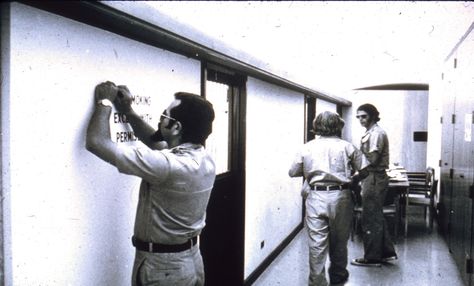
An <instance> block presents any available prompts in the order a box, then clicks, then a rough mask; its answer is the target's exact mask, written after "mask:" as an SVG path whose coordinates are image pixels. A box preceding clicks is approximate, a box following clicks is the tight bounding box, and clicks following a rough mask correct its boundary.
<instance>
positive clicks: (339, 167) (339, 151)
mask: <svg viewBox="0 0 474 286" xmlns="http://www.w3.org/2000/svg"><path fill="white" fill-rule="evenodd" d="M368 165H369V162H368V161H367V159H366V158H365V157H364V155H363V154H362V152H361V151H360V150H358V149H357V148H356V147H355V146H354V145H352V144H351V143H349V142H347V141H345V140H342V139H340V138H338V137H335V136H334V137H323V136H322V137H317V138H315V139H313V140H311V141H309V142H307V143H306V144H304V145H303V147H302V148H301V149H300V150H299V151H298V152H297V154H296V157H295V159H294V161H293V163H292V165H291V168H290V171H289V174H290V176H292V177H297V176H304V177H305V178H306V179H307V180H308V182H309V184H310V185H312V186H314V185H324V186H329V185H342V184H345V183H350V182H351V171H352V170H360V169H363V168H365V167H367V166H368Z"/></svg>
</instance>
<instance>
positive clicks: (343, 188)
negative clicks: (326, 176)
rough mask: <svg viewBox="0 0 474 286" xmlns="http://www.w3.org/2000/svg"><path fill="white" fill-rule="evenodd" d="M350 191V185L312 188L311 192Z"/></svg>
mask: <svg viewBox="0 0 474 286" xmlns="http://www.w3.org/2000/svg"><path fill="white" fill-rule="evenodd" d="M346 189H349V184H342V185H332V186H311V190H314V191H335V190H346Z"/></svg>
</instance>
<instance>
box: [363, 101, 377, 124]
mask: <svg viewBox="0 0 474 286" xmlns="http://www.w3.org/2000/svg"><path fill="white" fill-rule="evenodd" d="M359 110H361V111H365V112H367V114H368V115H369V116H370V119H371V120H372V121H373V122H379V121H380V117H379V111H378V110H377V108H375V106H373V105H372V104H370V103H366V104H362V105H361V106H359V108H357V111H359Z"/></svg>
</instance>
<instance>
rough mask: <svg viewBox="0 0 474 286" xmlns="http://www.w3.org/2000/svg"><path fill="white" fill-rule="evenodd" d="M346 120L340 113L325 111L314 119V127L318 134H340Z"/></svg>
mask: <svg viewBox="0 0 474 286" xmlns="http://www.w3.org/2000/svg"><path fill="white" fill-rule="evenodd" d="M344 124H345V122H344V120H343V119H342V118H341V117H340V116H339V114H337V113H334V112H330V111H324V112H322V113H320V114H318V116H316V118H315V119H314V121H313V129H314V132H315V133H316V135H320V136H340V135H341V131H342V128H343V127H344Z"/></svg>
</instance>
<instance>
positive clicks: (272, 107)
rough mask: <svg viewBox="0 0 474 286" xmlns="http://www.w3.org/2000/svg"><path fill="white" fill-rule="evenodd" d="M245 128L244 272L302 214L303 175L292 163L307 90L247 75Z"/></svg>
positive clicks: (301, 135) (301, 130)
mask: <svg viewBox="0 0 474 286" xmlns="http://www.w3.org/2000/svg"><path fill="white" fill-rule="evenodd" d="M246 129H247V138H246V140H247V146H246V171H247V172H246V187H245V190H246V196H245V274H244V276H245V278H247V277H248V275H250V274H251V273H252V271H254V270H255V269H256V267H258V266H259V265H260V263H262V262H263V260H264V259H265V258H266V257H267V256H268V255H269V254H270V253H271V252H272V251H273V250H275V248H276V247H277V246H278V245H279V244H280V243H281V242H282V241H283V240H284V239H285V238H286V237H287V236H288V235H289V234H290V232H291V231H292V230H293V229H294V228H295V227H296V226H297V225H298V224H299V223H300V222H301V219H302V198H301V196H300V190H301V183H302V179H301V178H290V177H289V176H288V169H289V167H290V164H291V162H292V160H293V158H294V155H295V152H296V150H297V148H298V147H299V146H300V145H302V144H303V140H304V96H303V95H302V94H299V93H295V92H292V91H289V90H287V89H283V88H279V87H275V86H272V85H270V84H267V83H265V82H262V81H260V80H256V79H253V78H249V80H248V82H247V127H246ZM262 241H264V247H263V248H261V242H262ZM302 259H305V258H302Z"/></svg>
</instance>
